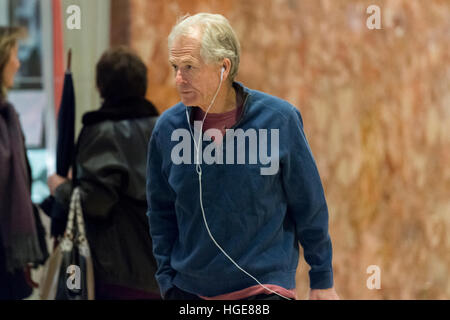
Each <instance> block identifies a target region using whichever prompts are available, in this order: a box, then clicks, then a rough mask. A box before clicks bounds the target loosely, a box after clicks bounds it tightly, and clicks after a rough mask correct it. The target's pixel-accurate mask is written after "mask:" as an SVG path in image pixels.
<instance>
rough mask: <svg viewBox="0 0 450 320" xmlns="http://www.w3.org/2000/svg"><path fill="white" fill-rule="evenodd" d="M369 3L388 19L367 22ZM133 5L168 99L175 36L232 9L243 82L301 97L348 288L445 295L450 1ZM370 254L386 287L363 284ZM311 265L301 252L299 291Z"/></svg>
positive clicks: (229, 0) (340, 287) (160, 93)
mask: <svg viewBox="0 0 450 320" xmlns="http://www.w3.org/2000/svg"><path fill="white" fill-rule="evenodd" d="M113 1H114V0H113ZM374 3H375V4H378V5H379V6H380V8H381V15H382V30H369V29H367V27H366V19H367V18H368V15H367V14H366V8H367V7H368V6H369V5H370V4H374ZM129 11H130V14H131V17H132V19H131V23H132V24H131V27H130V31H129V32H130V35H131V36H130V45H131V46H132V47H133V48H135V49H136V50H137V51H138V52H139V53H140V54H141V55H142V57H143V58H144V59H145V61H146V62H147V63H148V64H149V67H150V71H149V75H150V85H149V93H148V95H149V98H150V99H151V100H152V101H153V102H155V104H156V105H157V106H158V107H159V108H160V109H161V110H165V109H166V108H168V107H170V106H171V105H173V104H174V103H176V102H177V101H178V97H177V95H176V92H175V90H174V86H173V77H172V71H171V70H170V68H169V65H168V63H167V46H166V38H167V35H168V34H169V32H170V29H171V27H172V25H173V24H174V23H175V21H176V19H177V17H178V16H180V15H183V14H185V13H188V12H189V13H191V14H194V13H197V12H201V11H208V12H215V13H221V14H223V15H225V16H226V17H227V18H228V19H229V20H230V22H231V24H232V25H233V26H234V28H235V30H236V32H237V34H238V36H239V37H240V39H241V44H242V59H241V61H242V62H241V69H240V73H239V77H238V80H239V81H242V82H243V83H244V84H246V85H247V86H249V87H251V88H254V89H259V90H263V91H265V92H267V93H270V94H273V95H277V96H279V97H281V98H284V99H286V100H288V101H290V102H291V103H293V104H295V105H296V106H298V108H299V109H300V111H301V112H302V115H303V118H304V124H305V132H306V134H307V137H308V139H309V142H310V144H311V148H312V150H313V153H314V155H315V158H316V161H317V165H318V167H319V171H320V174H321V177H322V180H323V184H324V188H325V192H326V196H327V200H328V205H329V210H330V233H331V236H332V239H333V245H334V271H335V285H336V288H337V291H338V293H339V294H340V295H341V297H342V298H345V299H443V298H446V299H450V279H449V271H450V2H449V1H439V0H435V1H421V0H386V1H374V0H371V1H356V0H351V1H343V0H339V1H337V0H333V1H331V0H328V1H315V0H304V1H300V0H245V1H240V0H224V1H218V0H217V1H215V0H211V1H206V0H199V1H193V0H191V1H188V0H179V1H147V0H130V8H129ZM116 27H117V28H120V26H116ZM369 265H378V266H379V267H380V268H381V286H382V288H381V290H372V291H371V290H368V289H367V287H366V280H367V278H368V277H369V275H368V274H366V269H367V267H368V266H369ZM307 271H308V267H307V265H305V263H304V261H302V262H301V264H300V268H299V272H298V288H297V289H298V293H299V297H300V298H304V297H305V296H306V294H307V289H308V277H307Z"/></svg>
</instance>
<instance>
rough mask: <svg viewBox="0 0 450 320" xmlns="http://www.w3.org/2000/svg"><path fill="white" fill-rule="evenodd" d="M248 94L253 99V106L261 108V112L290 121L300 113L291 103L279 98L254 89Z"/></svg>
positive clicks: (249, 90)
mask: <svg viewBox="0 0 450 320" xmlns="http://www.w3.org/2000/svg"><path fill="white" fill-rule="evenodd" d="M248 92H249V93H250V95H251V97H252V102H253V105H255V106H256V107H257V108H260V109H261V111H265V112H270V113H272V114H273V116H275V117H282V118H284V119H288V118H290V117H294V116H295V114H296V113H300V111H299V110H298V109H297V108H296V107H295V106H294V105H292V104H291V103H290V102H288V101H286V100H284V99H281V98H279V97H277V96H274V95H271V94H268V93H265V92H262V91H259V90H252V89H248Z"/></svg>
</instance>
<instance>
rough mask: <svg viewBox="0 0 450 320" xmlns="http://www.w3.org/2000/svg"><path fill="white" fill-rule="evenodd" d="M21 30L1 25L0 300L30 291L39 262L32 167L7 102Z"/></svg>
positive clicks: (16, 117)
mask: <svg viewBox="0 0 450 320" xmlns="http://www.w3.org/2000/svg"><path fill="white" fill-rule="evenodd" d="M22 33H23V32H22V30H20V29H17V28H10V27H0V300H5V299H6V300H10V299H23V298H26V297H28V296H30V295H31V293H32V282H31V278H30V276H29V268H28V265H29V263H36V262H40V263H42V262H43V259H45V252H43V251H46V250H42V249H43V248H44V247H40V244H39V239H38V233H37V226H39V223H40V221H38V215H36V211H35V210H36V208H34V207H33V204H32V202H31V192H30V189H31V170H30V167H29V164H28V159H27V155H26V150H25V141H24V136H23V133H22V128H21V125H20V122H19V117H18V115H17V112H16V111H15V109H14V107H13V106H12V105H11V104H10V103H9V102H8V101H7V99H6V98H7V96H6V93H7V90H8V89H10V88H12V86H13V84H14V77H15V74H16V73H17V71H18V70H19V67H20V62H19V59H18V58H17V51H18V39H19V38H20V37H22Z"/></svg>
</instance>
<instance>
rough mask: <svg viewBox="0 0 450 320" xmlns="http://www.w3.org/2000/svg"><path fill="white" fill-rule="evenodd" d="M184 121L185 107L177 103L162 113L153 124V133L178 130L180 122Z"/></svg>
mask: <svg viewBox="0 0 450 320" xmlns="http://www.w3.org/2000/svg"><path fill="white" fill-rule="evenodd" d="M185 119H186V107H185V105H184V104H183V103H181V102H179V103H177V104H176V105H174V106H172V107H170V108H169V109H167V110H166V111H164V112H163V113H162V114H161V115H160V116H159V118H158V121H157V122H156V124H155V128H154V131H156V132H158V131H160V130H162V129H164V128H166V129H170V128H172V129H173V128H178V127H179V126H180V124H181V122H182V121H184V120H185Z"/></svg>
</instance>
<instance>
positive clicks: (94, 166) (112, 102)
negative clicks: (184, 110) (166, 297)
mask: <svg viewBox="0 0 450 320" xmlns="http://www.w3.org/2000/svg"><path fill="white" fill-rule="evenodd" d="M97 87H98V90H99V92H100V94H101V96H102V98H103V99H104V102H103V105H102V106H101V108H100V109H99V110H98V111H94V112H89V113H87V114H85V115H84V117H83V129H82V130H81V133H80V135H79V138H78V142H77V147H76V151H75V153H76V155H75V157H76V166H75V170H74V172H73V176H74V177H75V178H76V179H77V181H78V182H79V184H78V185H79V186H80V188H81V191H80V192H81V202H82V207H83V213H84V216H85V225H86V231H87V238H88V241H89V245H90V247H91V251H92V257H93V261H94V273H95V279H96V281H95V282H96V283H95V291H96V299H158V298H160V295H159V289H158V286H157V283H156V281H155V272H156V261H155V259H154V257H153V253H152V242H151V238H150V234H149V226H148V221H147V217H146V211H147V202H146V195H145V190H146V188H145V184H146V156H147V145H148V141H149V140H150V136H151V132H152V130H153V126H154V124H155V122H156V119H157V116H158V112H157V110H156V108H155V107H154V106H153V105H152V104H151V103H150V102H149V101H148V100H146V99H145V93H146V89H147V68H146V66H145V64H144V63H143V62H142V60H141V59H140V58H139V57H138V56H137V55H136V54H134V53H133V52H131V51H130V50H128V49H126V48H124V47H121V48H118V49H111V50H108V51H107V52H106V53H104V54H103V56H102V57H101V59H100V61H99V63H98V64H97ZM48 182H49V187H50V190H51V192H52V194H54V196H55V199H56V201H57V202H58V203H59V204H60V205H61V206H63V207H65V208H66V210H67V209H68V206H69V202H70V195H71V191H72V182H71V181H70V180H65V179H64V178H62V177H59V176H52V177H50V178H49V181H48Z"/></svg>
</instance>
